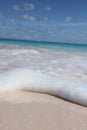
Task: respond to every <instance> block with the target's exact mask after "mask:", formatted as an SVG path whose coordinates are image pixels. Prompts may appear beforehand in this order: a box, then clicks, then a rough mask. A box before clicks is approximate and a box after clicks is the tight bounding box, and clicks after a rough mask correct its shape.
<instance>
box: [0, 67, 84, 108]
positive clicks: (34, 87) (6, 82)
mask: <svg viewBox="0 0 87 130" xmlns="http://www.w3.org/2000/svg"><path fill="white" fill-rule="evenodd" d="M0 90H2V91H4V90H28V91H35V92H42V93H48V94H51V95H55V96H58V97H61V98H64V99H66V100H68V101H72V102H75V103H78V104H81V105H84V106H87V85H86V84H84V82H80V81H75V80H69V79H68V78H66V79H63V78H61V77H53V76H48V75H46V74H43V73H41V72H37V71H32V70H29V69H26V68H20V69H14V70H11V71H7V72H3V73H1V74H0Z"/></svg>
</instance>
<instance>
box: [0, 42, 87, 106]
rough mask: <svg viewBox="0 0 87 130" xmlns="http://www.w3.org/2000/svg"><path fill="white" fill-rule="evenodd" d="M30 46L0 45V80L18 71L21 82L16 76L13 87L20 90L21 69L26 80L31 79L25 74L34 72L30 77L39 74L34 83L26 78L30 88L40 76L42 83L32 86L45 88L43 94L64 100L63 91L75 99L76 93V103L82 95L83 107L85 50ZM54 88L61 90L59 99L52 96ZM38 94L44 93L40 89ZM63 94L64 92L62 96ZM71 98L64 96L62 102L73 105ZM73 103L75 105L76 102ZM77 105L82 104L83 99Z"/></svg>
mask: <svg viewBox="0 0 87 130" xmlns="http://www.w3.org/2000/svg"><path fill="white" fill-rule="evenodd" d="M32 44H33V45H31V44H30V45H29V46H28V45H27V46H26V44H25V46H24V45H20V44H18V43H17V44H11V41H10V44H9V43H8V42H7V44H6V43H5V44H3V43H2V42H1V45H0V77H3V76H2V74H4V77H6V73H7V77H9V75H10V74H9V72H10V71H13V70H14V69H17V70H18V71H19V70H20V69H21V72H20V73H21V75H22V79H21V78H20V77H21V75H20V74H19V76H18V80H19V83H18V80H17V83H18V84H19V86H21V85H22V83H21V82H22V80H23V78H24V77H23V75H24V69H27V73H26V74H25V75H27V77H26V79H27V78H30V77H31V75H30V74H29V72H30V71H32V73H33V72H35V73H33V77H34V75H36V74H37V75H38V73H39V75H38V76H37V78H36V79H35V78H33V77H32V79H31V78H30V79H31V81H32V83H31V86H34V85H35V83H34V82H33V80H37V81H39V80H40V76H41V77H42V79H41V82H42V83H41V82H36V83H37V85H36V86H39V87H40V86H41V85H42V86H44V87H45V86H47V88H46V90H47V93H51V94H54V95H57V96H60V97H63V98H65V97H66V96H67V91H66V90H68V91H69V93H68V95H69V94H70V95H71V94H72V91H75V93H74V95H75V97H76V93H77V94H78V95H77V99H79V100H81V99H80V97H83V95H85V96H84V100H85V104H87V96H86V94H87V50H86V47H84V46H82V50H81V45H76V46H75V45H74V47H72V45H71V47H70V45H69V46H68V45H67V46H66V45H62V46H60V45H58V46H57V45H54V46H53V44H52V43H51V45H50V43H49V45H48V44H47V46H46V43H45V45H44V43H41V46H40V45H39V44H40V43H38V45H36V44H34V43H32ZM34 45H35V46H34ZM52 46H53V47H52ZM5 72H6V73H5ZM25 72H26V70H25ZM40 74H41V75H40ZM15 75H17V71H15ZM42 75H45V76H42ZM11 76H13V75H11ZM11 76H10V77H9V78H7V79H8V80H10V78H11V79H12V77H11ZM46 76H48V77H49V78H48V79H49V80H47V79H46ZM14 80H15V77H14V76H13V80H12V82H13V84H14ZM28 80H29V79H28ZM2 81H3V82H4V78H3V80H2V78H1V79H0V83H1V84H3V83H2ZM25 82H28V81H26V80H23V84H24V83H25ZM29 82H30V80H29ZM29 82H28V85H29ZM7 83H8V82H7ZM26 84H27V83H26ZM43 84H44V85H43ZM56 84H57V85H56ZM11 85H12V84H11ZM64 85H65V88H67V89H65V88H64ZM3 86H4V88H5V87H6V85H5V84H3ZM3 86H2V87H3ZM7 86H8V88H9V86H10V85H9V83H8V85H7ZM13 86H14V85H13ZM15 86H16V85H15ZM15 86H14V87H15ZM48 86H50V87H48ZM57 86H58V87H61V88H62V92H61V93H63V94H61V95H60V94H59V92H58V94H56V91H54V89H56V87H57ZM69 86H70V87H69ZM78 86H79V87H78ZM2 87H1V88H2ZM10 87H11V86H10ZM14 87H12V88H14ZM24 87H25V86H24ZM52 87H53V88H52ZM19 88H20V89H21V88H22V89H23V86H21V87H18V89H19ZM25 88H26V87H25ZM25 88H24V89H25ZM78 88H79V89H78ZM28 89H30V88H28ZM69 89H70V90H69ZM75 89H76V90H75ZM34 90H35V91H36V89H33V91H34ZM40 90H41V91H42V92H43V91H44V90H43V89H40ZM37 91H39V89H37ZM48 91H49V92H48ZM51 91H52V92H51ZM53 91H54V92H53ZM64 91H65V92H66V94H65V92H64ZM70 91H71V92H70ZM81 91H82V93H81ZM45 92H46V91H45ZM64 95H65V96H64ZM72 97H73V98H71V96H67V98H65V99H67V100H71V101H73V99H74V96H72ZM74 102H77V100H76V98H75V100H74ZM81 102H84V101H83V99H82V101H81ZM77 103H79V102H77ZM80 104H81V103H80Z"/></svg>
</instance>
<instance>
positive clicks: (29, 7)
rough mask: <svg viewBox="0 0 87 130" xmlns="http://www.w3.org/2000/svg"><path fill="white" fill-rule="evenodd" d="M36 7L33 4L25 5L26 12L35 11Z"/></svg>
mask: <svg viewBox="0 0 87 130" xmlns="http://www.w3.org/2000/svg"><path fill="white" fill-rule="evenodd" d="M34 9H35V6H34V4H33V3H25V4H24V10H34Z"/></svg>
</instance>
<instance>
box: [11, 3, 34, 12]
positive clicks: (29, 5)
mask: <svg viewBox="0 0 87 130" xmlns="http://www.w3.org/2000/svg"><path fill="white" fill-rule="evenodd" d="M13 9H14V10H15V11H21V10H34V9H35V6H34V4H33V3H24V4H23V7H20V6H19V5H14V6H13Z"/></svg>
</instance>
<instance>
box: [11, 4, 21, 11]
mask: <svg viewBox="0 0 87 130" xmlns="http://www.w3.org/2000/svg"><path fill="white" fill-rule="evenodd" d="M13 9H14V10H16V11H19V10H21V8H20V7H19V6H18V5H14V6H13Z"/></svg>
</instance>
